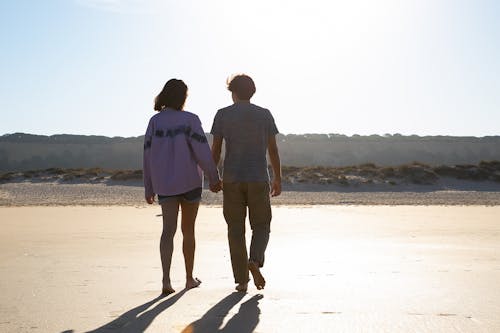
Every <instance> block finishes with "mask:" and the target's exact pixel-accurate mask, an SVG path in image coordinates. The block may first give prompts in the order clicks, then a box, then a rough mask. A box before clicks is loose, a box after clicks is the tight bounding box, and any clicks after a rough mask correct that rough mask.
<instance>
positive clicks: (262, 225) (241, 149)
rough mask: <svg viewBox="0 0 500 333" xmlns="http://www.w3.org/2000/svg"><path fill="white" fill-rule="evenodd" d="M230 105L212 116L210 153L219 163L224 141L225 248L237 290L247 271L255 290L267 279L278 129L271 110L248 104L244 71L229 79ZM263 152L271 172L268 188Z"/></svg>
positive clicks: (249, 83) (249, 86)
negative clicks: (264, 271) (249, 237)
mask: <svg viewBox="0 0 500 333" xmlns="http://www.w3.org/2000/svg"><path fill="white" fill-rule="evenodd" d="M228 90H229V91H230V92H231V93H232V99H233V102H234V104H233V105H231V106H228V107H226V108H223V109H220V110H219V111H217V114H216V115H215V119H214V123H213V126H212V130H211V133H212V135H213V144H212V155H213V158H214V161H215V163H216V164H219V160H220V155H221V149H222V142H223V140H224V141H225V144H226V146H225V149H226V152H225V158H224V174H223V193H224V201H223V211H224V218H225V220H226V223H227V227H228V240H229V250H230V253H231V264H232V267H233V274H234V279H235V283H236V284H237V286H236V290H238V291H242V292H245V291H246V290H247V288H248V281H249V270H250V272H251V273H252V277H253V280H254V283H255V286H256V287H257V289H259V290H260V289H263V288H264V286H265V284H266V281H265V279H264V277H263V276H262V273H261V272H260V268H261V267H263V265H264V253H265V251H266V247H267V243H268V241H269V232H270V224H271V202H270V195H271V196H278V195H280V193H281V163H280V157H279V153H278V146H277V144H276V134H278V129H277V128H276V125H275V123H274V119H273V116H272V115H271V112H269V110H267V109H264V108H261V107H259V106H257V105H255V104H252V103H251V102H250V99H251V98H252V96H253V94H254V93H255V90H256V89H255V84H254V82H253V80H252V78H250V77H249V76H247V75H236V76H234V77H232V79H230V80H228ZM266 152H269V159H270V162H271V166H272V170H273V180H272V183H271V188H270V187H269V173H268V169H267V158H266ZM247 207H248V214H249V220H250V226H251V228H252V241H251V244H250V256H248V254H247V247H246V241H245V218H246V212H247Z"/></svg>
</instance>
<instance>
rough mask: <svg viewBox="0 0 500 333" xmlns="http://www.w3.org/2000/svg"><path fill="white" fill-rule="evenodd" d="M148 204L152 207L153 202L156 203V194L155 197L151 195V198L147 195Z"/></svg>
mask: <svg viewBox="0 0 500 333" xmlns="http://www.w3.org/2000/svg"><path fill="white" fill-rule="evenodd" d="M146 202H147V203H148V204H150V205H151V204H152V203H153V202H155V195H154V194H153V195H149V196H148V195H146Z"/></svg>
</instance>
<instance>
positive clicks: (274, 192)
mask: <svg viewBox="0 0 500 333" xmlns="http://www.w3.org/2000/svg"><path fill="white" fill-rule="evenodd" d="M280 194H281V180H276V179H275V180H273V182H272V184H271V196H272V197H277V196H278V195H280Z"/></svg>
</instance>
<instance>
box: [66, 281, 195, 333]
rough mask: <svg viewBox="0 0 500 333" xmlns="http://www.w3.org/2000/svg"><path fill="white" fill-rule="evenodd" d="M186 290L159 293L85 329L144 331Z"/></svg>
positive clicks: (97, 332)
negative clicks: (164, 293) (147, 300)
mask: <svg viewBox="0 0 500 333" xmlns="http://www.w3.org/2000/svg"><path fill="white" fill-rule="evenodd" d="M186 291H188V289H184V290H182V291H180V292H178V293H175V294H172V295H170V297H168V296H164V295H160V296H158V297H156V298H154V299H152V300H151V301H149V302H146V303H144V304H142V305H139V306H137V307H135V308H133V309H131V310H129V311H127V312H125V313H123V314H122V315H120V316H119V317H118V318H116V319H114V320H113V321H111V322H109V323H107V324H104V325H103V326H101V327H98V328H96V329H94V330H91V331H87V333H109V332H130V333H132V332H144V331H145V330H146V329H147V328H148V327H149V325H151V323H152V322H153V320H154V319H155V318H156V317H157V316H158V315H159V314H160V313H161V312H163V311H165V310H166V309H168V308H169V307H171V306H172V305H174V304H175V302H177V301H178V300H179V299H180V298H181V297H182V296H183V295H184V294H185V293H186ZM165 297H168V298H167V299H166V300H164V301H162V302H161V303H159V304H157V305H156V306H155V307H153V308H151V309H149V307H151V306H152V305H153V304H155V303H156V302H158V301H159V300H161V299H162V298H165ZM148 309H149V310H148ZM146 310H147V311H146ZM72 332H73V330H67V331H63V332H61V333H72Z"/></svg>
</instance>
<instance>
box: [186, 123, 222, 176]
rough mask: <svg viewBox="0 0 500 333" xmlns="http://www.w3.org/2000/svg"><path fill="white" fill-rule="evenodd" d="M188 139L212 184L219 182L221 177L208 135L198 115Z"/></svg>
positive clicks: (192, 124) (197, 160)
mask: <svg viewBox="0 0 500 333" xmlns="http://www.w3.org/2000/svg"><path fill="white" fill-rule="evenodd" d="M188 140H189V144H190V146H191V148H192V149H193V154H194V156H195V159H196V162H197V163H198V165H199V166H200V167H201V169H202V170H203V171H204V172H205V174H206V175H207V177H208V179H209V181H210V184H215V183H217V182H218V181H219V179H220V178H219V172H218V171H217V166H216V165H215V162H214V160H213V157H212V152H211V150H210V146H209V145H208V141H207V137H206V136H205V132H204V131H203V128H202V127H201V121H200V119H199V118H198V116H195V117H194V118H193V120H192V121H191V133H190V135H189V137H188Z"/></svg>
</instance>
